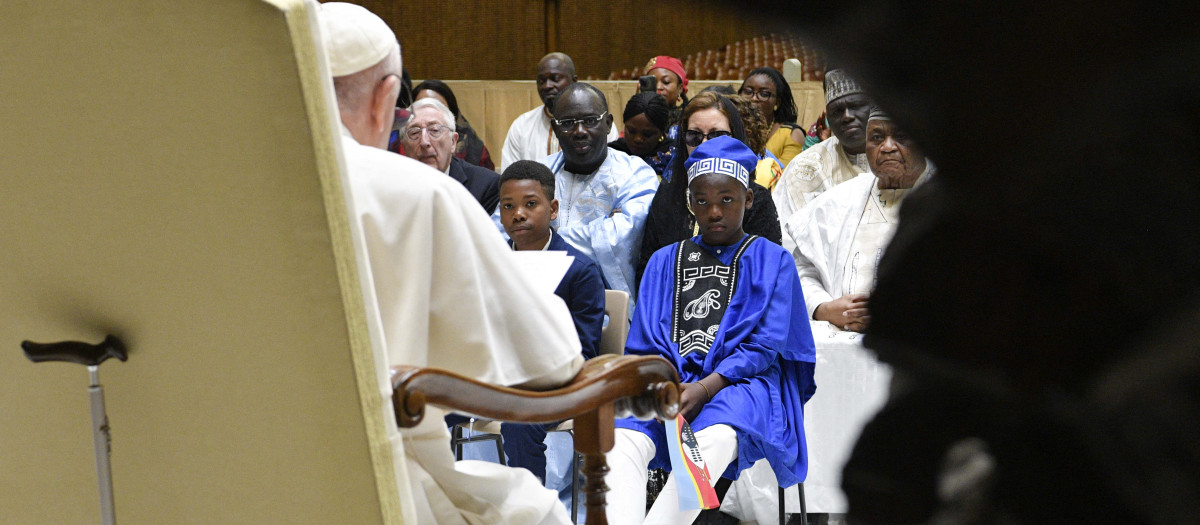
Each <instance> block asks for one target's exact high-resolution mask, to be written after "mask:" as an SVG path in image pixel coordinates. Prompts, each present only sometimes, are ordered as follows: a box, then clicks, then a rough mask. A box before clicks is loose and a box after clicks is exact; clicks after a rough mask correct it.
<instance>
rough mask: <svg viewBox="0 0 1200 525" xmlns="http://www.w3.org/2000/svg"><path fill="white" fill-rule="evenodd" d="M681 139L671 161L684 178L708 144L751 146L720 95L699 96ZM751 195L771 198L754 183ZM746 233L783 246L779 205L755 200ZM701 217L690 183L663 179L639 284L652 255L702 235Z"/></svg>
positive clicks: (684, 119) (645, 238)
mask: <svg viewBox="0 0 1200 525" xmlns="http://www.w3.org/2000/svg"><path fill="white" fill-rule="evenodd" d="M679 130H680V131H679V137H680V141H681V142H682V143H683V144H681V145H678V146H677V149H678V152H677V153H676V154H675V155H674V156H673V157H672V158H671V164H670V166H669V168H668V169H669V170H670V171H671V172H674V173H685V172H686V171H685V170H684V168H683V163H684V161H685V160H687V157H688V155H690V154H691V152H692V151H694V150H695V149H696V148H697V147H699V146H700V145H701V144H703V143H704V141H706V140H709V139H712V138H716V137H720V136H724V135H731V136H733V138H736V139H738V140H740V141H742V142H743V143H745V142H746V128H745V126H744V125H743V124H742V118H741V117H740V116H739V115H738V109H737V106H736V105H734V103H733V102H732V101H730V100H729V99H727V98H725V97H723V96H721V95H718V94H716V93H700V94H699V95H696V98H693V99H692V100H690V101H688V103H687V106H685V107H684V109H683V113H682V115H681V117H680V122H679ZM750 189H751V190H752V191H754V192H755V194H756V195H770V192H768V191H767V190H766V189H765V188H763V187H762V186H760V185H758V184H756V183H753V182H751V183H750ZM743 225H744V228H745V230H746V233H749V234H752V235H758V236H761V237H764V238H766V239H768V240H770V241H771V242H773V243H775V244H780V242H781V241H782V239H783V234H782V232H781V231H780V229H779V216H778V214H777V213H776V212H775V203H774V202H772V201H771V199H770V198H764V199H756V200H755V202H754V206H753V207H751V208H748V209H746V212H745V219H744V221H743ZM698 231H699V230H698V228H697V225H696V217H695V216H694V215H692V212H691V211H690V210H689V209H688V205H687V177H686V176H682V177H675V176H672V177H671V178H670V179H664V180H663V182H662V184H660V185H659V187H658V192H657V193H655V195H654V200H653V201H652V202H651V203H650V212H649V214H648V215H647V216H646V226H645V229H644V230H643V233H642V246H641V252H640V254H639V257H638V261H637V264H636V265H635V270H636V271H637V278H638V281H639V282H640V281H641V277H642V271H643V270H645V268H646V263H647V262H648V261H649V260H650V255H651V254H653V253H654V252H655V251H656V250H658V249H659V248H662V247H663V246H666V245H668V244H672V243H676V242H679V241H681V240H683V239H687V238H690V237H692V236H694V235H697V233H696V232H698Z"/></svg>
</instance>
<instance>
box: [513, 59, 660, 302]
mask: <svg viewBox="0 0 1200 525" xmlns="http://www.w3.org/2000/svg"><path fill="white" fill-rule="evenodd" d="M554 115H555V119H554V134H555V136H556V137H558V142H559V143H561V144H562V146H563V150H562V151H560V152H558V153H555V154H554V155H550V156H549V157H545V158H543V159H541V160H540V161H541V163H542V164H545V165H546V166H547V167H549V168H550V171H552V172H554V196H555V198H556V199H558V203H559V207H558V218H557V219H555V220H554V221H551V226H554V227H555V234H556V235H559V236H562V238H563V240H565V241H567V243H568V244H570V245H571V246H574V247H575V248H578V249H579V251H581V252H583V254H584V255H586V256H587V257H588V258H589V259H592V260H594V261H596V263H597V264H599V265H600V271H601V273H603V274H604V281H605V282H606V283H608V285H609V287H610V288H612V289H614V290H621V291H624V292H626V293H628V294H629V304H630V308H631V309H632V308H633V305H634V302H635V301H636V300H637V295H636V294H637V281H636V280H635V278H634V273H633V263H634V260H635V259H636V257H637V240H638V239H639V238H641V236H642V226H643V225H644V224H645V222H646V213H647V212H648V211H649V209H650V201H651V199H653V198H654V189H655V187H656V186H657V185H658V178H657V177H655V176H654V170H652V169H650V166H647V165H646V163H645V162H642V159H639V158H637V157H633V156H630V155H628V154H625V153H621V152H620V151H616V150H614V149H611V148H609V147H608V139H607V138H606V137H607V136H608V135H609V131H610V130H611V129H612V122H613V117H612V114H611V113H609V112H608V102H607V101H606V100H605V98H604V93H601V92H600V90H599V89H596V88H595V87H594V86H592V85H591V84H586V83H582V82H576V83H574V84H571V85H570V86H567V88H566V89H564V90H563V92H562V93H561V94H559V95H558V97H557V99H556V100H555V104H554ZM492 217H493V219H494V220H495V221H496V222H497V223H499V222H500V214H499V213H498V212H497V213H495V214H493V215H492Z"/></svg>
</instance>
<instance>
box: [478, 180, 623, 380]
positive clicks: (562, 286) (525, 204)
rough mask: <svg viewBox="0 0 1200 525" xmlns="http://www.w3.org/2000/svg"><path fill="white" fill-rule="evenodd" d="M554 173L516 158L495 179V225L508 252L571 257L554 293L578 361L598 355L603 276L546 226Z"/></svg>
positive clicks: (551, 214)
mask: <svg viewBox="0 0 1200 525" xmlns="http://www.w3.org/2000/svg"><path fill="white" fill-rule="evenodd" d="M554 190H555V184H554V173H552V172H551V171H550V168H547V167H546V166H544V165H542V164H540V163H537V162H534V161H532V160H520V161H517V162H516V163H515V164H513V165H511V166H509V167H508V168H506V169H505V170H504V174H503V175H501V176H500V223H501V224H503V225H504V231H505V233H507V234H508V238H509V239H510V241H509V245H510V246H512V248H513V250H517V251H522V250H549V251H562V252H567V255H570V256H572V257H574V258H575V260H574V261H572V262H571V267H570V269H568V270H567V274H566V275H565V276H564V277H563V279H562V282H561V283H559V285H558V288H557V289H555V290H554V294H555V295H557V296H559V297H561V298H562V300H563V302H565V303H567V309H569V310H571V317H572V318H573V319H574V320H575V331H577V332H579V343H580V345H581V346H582V347H583V357H584V358H586V359H591V358H593V357H596V356H597V355H600V329H601V327H602V325H603V324H604V288H605V286H604V277H603V276H602V275H601V273H600V266H598V265H597V264H596V262H595V261H593V260H592V259H591V258H589V257H588V256H587V255H584V254H583V252H581V251H579V250H578V249H576V248H575V247H574V246H571V245H570V244H567V242H566V241H564V240H563V238H562V236H560V235H555V233H554V228H552V227H551V226H550V225H551V223H553V222H554V220H555V219H557V218H558V199H555V198H554Z"/></svg>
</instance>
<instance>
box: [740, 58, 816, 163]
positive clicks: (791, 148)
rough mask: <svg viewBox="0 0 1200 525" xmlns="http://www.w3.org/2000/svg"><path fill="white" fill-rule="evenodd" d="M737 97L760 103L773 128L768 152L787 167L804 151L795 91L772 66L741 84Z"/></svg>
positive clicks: (758, 71) (802, 132) (802, 131)
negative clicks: (793, 93)
mask: <svg viewBox="0 0 1200 525" xmlns="http://www.w3.org/2000/svg"><path fill="white" fill-rule="evenodd" d="M738 94H739V95H741V96H743V97H747V98H750V99H753V100H754V102H755V103H757V104H758V107H759V108H760V109H761V110H762V114H763V117H766V119H767V123H768V124H770V125H771V130H770V133H769V134H768V138H767V151H770V152H771V154H773V155H775V157H776V158H778V159H779V162H780V164H782V165H784V166H787V163H788V162H790V161H791V160H792V158H793V157H795V156H796V155H799V154H800V152H801V151H803V150H804V128H801V127H799V126H797V125H796V117H797V116H798V115H797V114H796V101H795V100H793V99H792V88H791V86H789V85H788V83H787V81H786V80H784V79H783V74H782V73H780V72H779V71H778V70H776V69H774V68H769V67H760V68H758V69H755V70H753V71H751V72H750V74H749V75H747V76H746V80H744V81H742V87H741V88H740V89H739V90H738Z"/></svg>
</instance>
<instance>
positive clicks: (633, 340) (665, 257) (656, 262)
mask: <svg viewBox="0 0 1200 525" xmlns="http://www.w3.org/2000/svg"><path fill="white" fill-rule="evenodd" d="M678 248H679V245H678V244H670V245H667V246H664V247H663V248H662V249H660V250H658V251H657V252H654V255H652V256H650V261H649V262H648V263H647V264H646V273H645V276H644V277H643V278H642V286H641V289H640V291H639V295H640V296H641V297H642V301H641V302H639V303H638V307H637V309H635V310H634V311H633V322H632V324H630V326H629V338H628V339H627V340H626V342H625V353H626V354H633V355H658V356H662V357H665V358H666V359H667V361H670V362H671V363H673V364H674V365H675V369H676V370H678V369H679V366H680V363H679V360H678V353H677V352H675V351H674V348H675V347H674V344H673V343H672V342H671V318H670V315H668V312H667V310H670V308H671V298H672V297H673V295H672V290H673V289H674V274H673V272H672V270H673V267H674V262H675V250H677V249H678Z"/></svg>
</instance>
